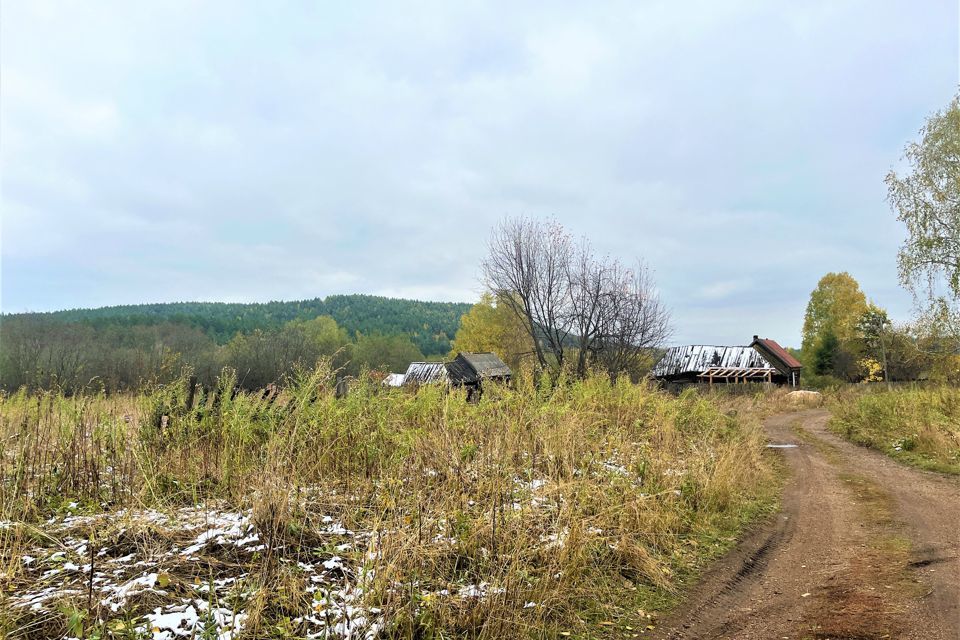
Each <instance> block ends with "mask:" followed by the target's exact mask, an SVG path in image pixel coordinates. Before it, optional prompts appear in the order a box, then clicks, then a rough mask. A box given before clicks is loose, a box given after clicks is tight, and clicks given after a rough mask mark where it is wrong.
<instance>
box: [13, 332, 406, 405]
mask: <svg viewBox="0 0 960 640" xmlns="http://www.w3.org/2000/svg"><path fill="white" fill-rule="evenodd" d="M0 345H2V349H0V388H2V389H5V390H8V391H12V390H16V389H19V388H21V387H27V388H29V389H52V388H58V389H62V390H64V391H67V392H72V391H77V390H79V389H82V388H102V389H104V390H107V391H111V392H113V391H122V390H127V389H137V388H140V387H141V386H144V385H149V384H155V383H164V382H167V381H169V380H172V379H175V378H177V377H178V376H180V374H181V373H182V371H183V369H184V367H189V368H191V369H192V371H193V372H194V374H195V375H196V376H197V378H198V380H199V381H200V382H201V383H203V384H205V385H207V386H213V385H214V384H215V383H216V380H217V378H218V376H219V375H220V373H221V371H222V370H223V368H224V367H229V368H231V369H234V370H235V371H236V375H237V380H238V383H239V384H240V386H241V387H243V388H246V389H258V388H262V387H264V386H266V385H267V384H270V383H273V382H281V381H283V380H284V378H285V377H286V376H288V375H290V374H292V373H293V372H294V371H295V370H296V369H297V368H299V367H312V366H313V365H315V364H316V362H317V360H318V359H319V358H321V357H326V358H329V359H331V360H332V361H333V364H334V366H335V367H336V368H337V369H338V370H339V371H340V372H341V373H342V374H343V375H356V374H358V373H359V372H360V371H361V370H362V369H382V370H388V371H403V370H405V369H406V368H407V365H408V364H409V363H410V362H413V361H416V360H424V359H425V356H424V354H423V353H422V352H421V351H420V349H419V348H418V347H417V345H416V344H414V342H413V341H412V340H411V339H410V337H409V336H407V335H402V334H398V335H383V334H377V333H373V334H363V333H359V332H358V333H355V334H353V335H352V336H351V335H350V334H349V333H348V332H347V331H346V329H344V328H343V327H341V326H340V325H339V324H338V323H337V321H336V320H334V319H333V318H332V317H330V316H319V317H316V318H311V319H308V320H300V319H297V320H291V321H289V322H287V323H285V324H283V325H280V326H279V327H276V328H267V329H261V328H257V329H254V330H252V331H250V332H247V333H237V334H235V335H234V337H233V338H231V339H230V340H228V341H227V342H226V343H225V344H222V345H221V344H217V342H216V340H215V339H214V338H213V337H212V336H211V335H210V334H209V333H207V332H205V331H203V330H202V329H200V328H199V327H196V326H191V325H189V324H184V323H179V322H156V323H150V324H133V325H124V324H115V323H89V322H63V321H61V320H59V319H56V318H52V317H49V316H47V317H45V316H41V315H20V316H6V317H4V318H3V321H2V322H0Z"/></svg>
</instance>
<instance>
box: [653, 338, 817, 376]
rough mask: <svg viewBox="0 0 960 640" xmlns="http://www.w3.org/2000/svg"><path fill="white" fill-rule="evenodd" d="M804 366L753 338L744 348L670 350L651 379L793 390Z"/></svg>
mask: <svg viewBox="0 0 960 640" xmlns="http://www.w3.org/2000/svg"><path fill="white" fill-rule="evenodd" d="M802 369H803V365H801V364H800V362H799V361H798V360H797V359H796V358H794V357H793V356H791V355H790V354H789V353H788V352H787V350H786V349H784V348H783V347H781V346H780V345H779V344H778V343H777V342H776V341H775V340H771V339H770V338H761V337H759V336H753V342H751V343H750V344H749V345H747V346H733V347H723V346H714V345H699V344H695V345H685V346H680V347H671V348H670V349H667V352H666V353H665V354H664V355H663V357H662V358H661V359H660V361H659V362H657V364H656V365H654V367H653V370H652V371H651V372H650V375H651V377H653V378H655V379H657V380H660V381H662V382H665V383H672V384H703V383H705V384H709V385H711V386H712V385H713V384H715V383H716V384H730V383H743V382H769V383H773V384H778V385H788V386H791V387H795V386H797V385H799V384H800V372H801V370H802Z"/></svg>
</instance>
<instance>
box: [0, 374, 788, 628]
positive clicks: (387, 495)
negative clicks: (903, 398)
mask: <svg viewBox="0 0 960 640" xmlns="http://www.w3.org/2000/svg"><path fill="white" fill-rule="evenodd" d="M330 380H331V378H330V372H329V370H326V369H323V368H321V369H318V370H317V371H315V372H310V373H304V374H303V375H302V376H301V377H300V379H299V380H297V381H296V382H295V383H294V384H292V385H291V386H290V387H289V389H288V390H287V391H285V392H284V393H283V396H282V397H281V398H280V399H279V400H278V401H276V402H274V403H267V402H265V401H264V400H263V399H261V398H260V397H259V395H256V394H239V395H237V396H236V397H234V398H232V399H227V398H228V396H226V397H225V398H224V400H223V401H222V402H220V403H219V404H217V405H215V406H214V405H212V404H210V403H209V402H206V400H207V399H203V398H201V399H200V400H199V401H198V402H196V403H195V408H194V409H192V410H190V411H187V410H185V409H183V406H184V397H185V396H186V395H187V390H186V388H185V381H180V382H178V383H176V384H173V385H170V386H167V387H163V388H160V389H157V390H156V391H154V392H152V393H150V394H146V395H143V396H137V397H132V396H119V397H111V398H105V397H103V396H77V397H64V396H59V395H55V394H47V395H43V396H29V395H25V394H17V395H14V396H11V397H7V398H4V399H3V400H2V404H0V438H2V439H3V442H5V443H6V446H5V448H4V452H3V457H2V460H0V477H2V479H3V482H2V484H0V520H2V522H0V631H2V632H3V633H5V634H6V636H7V637H11V638H49V637H64V636H67V637H70V636H73V637H91V638H94V637H96V638H108V637H109V638H140V637H153V638H155V639H159V638H167V637H170V638H172V637H174V635H175V633H176V631H177V630H178V629H179V630H182V629H184V628H185V626H184V625H188V624H191V625H194V628H195V629H197V630H199V631H198V633H197V637H206V635H203V634H207V635H210V636H211V637H216V636H217V635H218V634H220V635H221V636H222V634H223V633H225V632H227V633H230V634H231V635H229V636H223V637H232V638H253V637H257V638H270V637H275V638H299V637H308V636H310V635H314V636H317V635H318V634H323V633H328V634H329V635H330V637H338V636H347V635H351V637H373V636H374V635H377V634H379V635H381V636H387V637H414V636H416V637H425V638H431V637H437V638H439V637H451V636H470V637H507V636H510V637H554V636H557V635H561V634H570V635H572V636H583V637H587V636H590V637H595V636H598V635H601V636H602V635H609V636H623V635H624V634H626V635H633V634H634V633H636V634H638V635H640V634H642V633H643V632H644V631H646V629H647V625H651V624H655V622H654V621H655V618H656V614H657V613H658V612H659V611H662V610H664V609H665V608H667V607H669V606H670V605H671V604H672V603H674V602H675V601H676V599H677V597H678V594H679V593H681V591H682V589H683V588H684V587H685V586H686V585H687V584H689V582H690V581H691V580H692V579H693V578H694V576H696V575H697V573H698V572H699V571H700V570H701V569H702V568H703V567H704V566H705V564H706V563H707V562H708V560H709V559H711V558H715V557H717V556H718V555H720V554H722V553H723V552H724V551H726V550H727V549H728V548H729V547H730V545H731V544H732V543H733V542H734V540H735V539H736V536H737V534H738V533H739V532H740V531H741V530H742V528H743V527H744V526H745V525H746V524H747V523H749V522H751V521H753V520H754V519H756V518H757V517H759V516H761V515H763V514H765V513H768V512H769V511H770V510H771V509H772V507H773V505H774V504H775V502H776V497H777V495H778V494H777V487H778V482H777V477H778V476H777V472H776V469H775V462H774V460H775V456H772V455H770V453H769V452H768V451H766V450H765V449H764V443H765V441H764V437H763V433H762V430H761V429H760V426H759V418H758V417H757V414H758V410H757V407H762V406H763V404H764V403H763V401H762V400H757V399H753V400H752V401H751V402H753V403H754V404H755V405H756V406H748V405H750V403H749V402H744V401H742V400H737V399H724V398H704V397H699V396H697V395H696V394H686V395H683V396H681V397H679V398H675V397H671V396H667V395H665V394H661V393H658V392H656V391H653V390H651V389H649V388H646V387H643V386H635V385H631V384H628V383H620V384H616V385H611V384H610V383H609V382H608V381H607V380H606V379H604V378H600V377H598V378H591V379H588V380H585V381H581V382H573V383H569V384H563V385H561V386H557V387H555V388H553V389H538V388H534V387H532V386H529V385H527V386H524V385H521V386H520V388H518V389H515V390H508V389H504V390H501V391H499V392H491V393H488V394H486V395H485V397H484V399H483V401H482V402H480V403H479V404H475V405H473V404H467V403H465V402H464V399H463V398H462V397H460V395H459V394H456V393H454V394H445V393H443V392H441V391H440V390H438V389H429V388H425V389H421V390H420V392H419V393H417V394H410V393H407V392H405V391H402V390H400V391H397V390H386V389H384V388H382V387H381V386H380V385H377V384H375V383H372V382H371V383H364V384H359V385H357V386H356V387H355V388H354V389H353V390H352V392H351V394H350V395H349V396H348V397H347V398H345V399H342V400H336V399H335V398H334V393H333V385H332V384H331V382H330ZM225 386H229V381H227V382H226V383H225ZM734 406H737V407H740V408H739V409H733V407H734ZM164 416H166V417H164ZM27 559H29V560H27ZM177 625H179V626H177Z"/></svg>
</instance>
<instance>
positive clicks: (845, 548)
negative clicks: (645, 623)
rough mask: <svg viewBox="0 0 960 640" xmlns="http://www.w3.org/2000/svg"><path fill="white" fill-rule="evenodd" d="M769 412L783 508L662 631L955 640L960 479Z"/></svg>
mask: <svg viewBox="0 0 960 640" xmlns="http://www.w3.org/2000/svg"><path fill="white" fill-rule="evenodd" d="M828 419H829V414H828V413H827V412H825V411H821V410H815V411H806V412H803V413H799V414H787V415H782V416H776V417H774V418H771V419H770V420H768V422H767V425H766V427H767V431H768V434H769V437H770V441H771V443H778V444H796V445H797V446H796V448H784V449H782V451H783V455H784V456H785V458H786V461H787V464H788V465H789V468H790V471H791V478H790V480H789V482H788V484H787V487H786V490H785V495H784V501H783V509H782V511H781V512H780V513H779V514H778V515H777V516H776V517H775V518H774V519H772V520H771V521H770V522H769V523H767V524H766V525H764V526H763V527H761V528H760V529H759V530H757V531H755V532H754V533H753V534H751V535H749V536H748V537H747V539H745V540H744V541H743V542H742V543H741V544H740V545H738V547H737V548H736V549H735V550H734V551H733V552H732V553H731V554H730V555H728V556H727V557H726V558H725V559H724V560H722V561H721V562H720V563H719V564H718V565H717V566H716V567H714V569H713V570H712V571H711V572H710V573H708V574H707V575H706V576H705V579H704V581H703V582H702V583H701V584H700V586H699V587H698V588H696V589H695V590H694V592H693V593H692V594H691V596H690V598H689V599H688V600H687V603H686V605H685V606H681V607H680V608H679V610H678V611H677V612H676V613H675V614H674V615H673V617H672V618H669V619H667V620H665V621H664V624H663V625H661V629H660V634H659V635H660V637H661V638H745V639H746V638H756V639H763V640H768V639H787V638H788V639H794V638H796V639H800V638H822V639H826V638H832V639H835V640H841V639H843V640H853V639H858V640H861V639H864V640H865V639H871V638H878V639H879V638H917V639H920V638H923V639H924V640H940V639H943V640H960V559H958V556H960V480H958V479H956V478H948V477H944V476H941V475H938V474H933V473H927V472H924V471H919V470H916V469H911V468H908V467H905V466H903V465H901V464H899V463H897V462H894V461H893V460H891V459H890V458H887V457H886V456H884V455H883V454H880V453H878V452H875V451H871V450H868V449H864V448H861V447H858V446H856V445H853V444H850V443H848V442H846V441H844V440H842V439H840V438H837V437H836V436H834V435H833V434H831V433H829V432H828V431H827V430H826V422H827V420H828Z"/></svg>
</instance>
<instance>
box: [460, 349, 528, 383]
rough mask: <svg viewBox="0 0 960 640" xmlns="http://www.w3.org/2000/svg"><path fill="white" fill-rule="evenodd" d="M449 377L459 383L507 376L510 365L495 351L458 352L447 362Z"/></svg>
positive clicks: (509, 373) (509, 372) (508, 375)
mask: <svg viewBox="0 0 960 640" xmlns="http://www.w3.org/2000/svg"><path fill="white" fill-rule="evenodd" d="M447 370H448V371H449V372H450V378H451V379H453V380H455V381H457V382H461V383H467V384H470V383H474V382H478V381H480V380H483V379H485V378H509V377H510V376H511V374H512V372H511V371H510V367H508V366H507V365H506V363H504V361H503V360H501V359H500V358H499V357H497V355H496V354H495V353H489V352H486V353H458V354H457V357H456V358H454V359H453V360H452V361H451V362H448V363H447Z"/></svg>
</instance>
